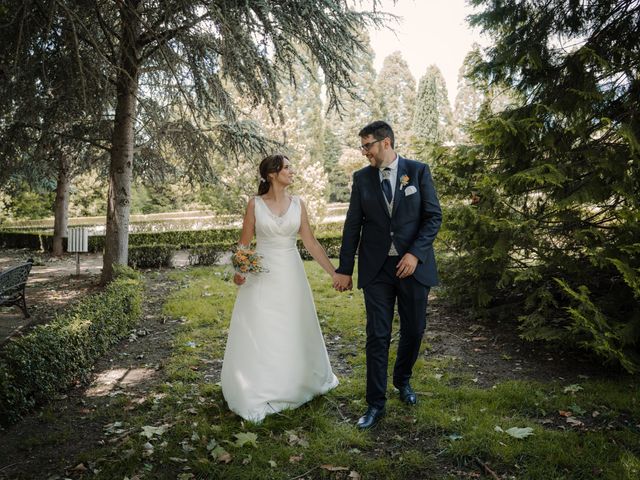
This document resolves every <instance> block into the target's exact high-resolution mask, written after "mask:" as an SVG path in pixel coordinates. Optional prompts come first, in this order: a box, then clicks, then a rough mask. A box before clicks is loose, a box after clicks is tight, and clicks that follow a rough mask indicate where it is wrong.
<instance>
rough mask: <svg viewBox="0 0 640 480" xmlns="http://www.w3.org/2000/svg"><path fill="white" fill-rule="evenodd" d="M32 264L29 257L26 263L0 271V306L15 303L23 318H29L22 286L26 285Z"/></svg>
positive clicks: (8, 305)
mask: <svg viewBox="0 0 640 480" xmlns="http://www.w3.org/2000/svg"><path fill="white" fill-rule="evenodd" d="M32 265H33V259H31V258H30V259H29V260H27V261H26V263H21V264H20V265H16V266H15V267H11V268H8V269H6V270H4V271H1V272H0V306H4V307H10V306H12V305H17V306H18V307H20V310H22V313H24V318H29V312H28V311H27V302H26V300H25V298H24V287H25V286H26V285H27V278H28V277H29V272H31V266H32Z"/></svg>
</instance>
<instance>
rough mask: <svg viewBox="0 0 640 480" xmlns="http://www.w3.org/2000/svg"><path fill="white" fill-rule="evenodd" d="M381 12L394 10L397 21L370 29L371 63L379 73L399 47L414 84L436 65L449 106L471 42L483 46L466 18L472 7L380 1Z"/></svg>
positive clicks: (457, 2)
mask: <svg viewBox="0 0 640 480" xmlns="http://www.w3.org/2000/svg"><path fill="white" fill-rule="evenodd" d="M382 3H383V7H382V8H381V10H382V11H385V12H388V13H393V14H394V15H397V16H398V17H402V18H400V19H399V23H398V24H395V23H393V24H392V25H391V26H392V28H393V30H395V33H394V32H391V31H390V30H388V29H382V30H373V29H371V30H370V31H369V34H370V36H371V46H372V47H373V51H374V52H375V60H374V66H375V68H376V70H377V71H378V72H379V71H380V68H381V67H382V62H383V60H384V58H385V57H386V56H388V55H389V54H391V53H393V52H395V51H397V50H400V52H402V57H403V58H404V59H405V61H406V62H407V64H408V65H409V69H410V70H411V73H412V74H413V76H414V78H415V80H416V84H417V83H418V82H419V81H420V78H421V77H422V75H424V74H425V72H426V70H427V67H428V66H429V65H432V64H436V65H437V66H438V68H439V69H440V71H441V72H442V75H443V76H444V79H445V82H446V83H447V92H448V93H449V101H450V102H451V107H452V108H453V106H454V100H455V97H456V89H457V85H458V70H459V69H460V66H461V65H462V61H463V60H464V57H465V55H466V54H467V53H468V52H469V50H470V49H471V45H472V44H473V42H474V41H475V42H478V43H480V44H481V45H486V44H487V43H488V42H487V40H486V38H481V37H480V32H479V31H477V30H475V31H473V30H471V27H470V26H469V25H468V23H467V22H466V21H465V18H466V16H467V15H469V14H471V13H473V9H472V8H471V7H470V6H468V5H467V4H466V1H465V0H397V1H396V4H395V5H394V4H393V1H392V0H383V1H382Z"/></svg>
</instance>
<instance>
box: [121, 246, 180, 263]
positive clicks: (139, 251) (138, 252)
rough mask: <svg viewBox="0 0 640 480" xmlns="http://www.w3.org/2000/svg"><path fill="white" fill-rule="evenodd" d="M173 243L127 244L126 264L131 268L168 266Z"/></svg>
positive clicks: (173, 249)
mask: <svg viewBox="0 0 640 480" xmlns="http://www.w3.org/2000/svg"><path fill="white" fill-rule="evenodd" d="M175 251H176V250H175V248H174V247H173V245H166V244H157V245H133V246H129V255H128V258H127V260H128V265H129V266H130V267H131V268H160V267H170V266H171V260H172V259H173V254H174V253H175Z"/></svg>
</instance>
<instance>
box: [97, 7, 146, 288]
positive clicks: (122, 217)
mask: <svg viewBox="0 0 640 480" xmlns="http://www.w3.org/2000/svg"><path fill="white" fill-rule="evenodd" d="M139 3H140V1H139V0H124V1H122V2H121V3H120V4H119V10H120V18H121V20H122V37H121V38H122V39H121V43H120V68H119V69H118V77H117V84H116V90H117V103H116V111H115V121H114V126H113V137H112V140H111V164H110V167H109V195H108V200H107V201H108V203H107V228H106V238H105V249H104V257H103V267H102V278H101V283H102V284H103V285H104V284H106V283H108V282H110V281H111V280H112V279H113V265H114V264H122V265H126V264H127V257H128V249H129V211H130V203H131V202H130V198H131V180H132V176H133V147H134V127H135V118H136V117H135V115H136V103H137V101H136V95H137V90H138V72H139V59H138V51H137V45H136V41H137V38H138V35H139V31H140V19H139V13H138V12H137V11H136V9H137V7H138V5H139Z"/></svg>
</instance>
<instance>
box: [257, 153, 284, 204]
mask: <svg viewBox="0 0 640 480" xmlns="http://www.w3.org/2000/svg"><path fill="white" fill-rule="evenodd" d="M285 159H287V160H289V159H288V158H287V157H286V156H285V155H282V154H281V153H276V154H274V155H269V156H268V157H265V158H264V159H263V160H262V161H261V162H260V167H259V168H258V171H259V172H260V184H259V185H258V195H264V194H265V193H267V192H268V191H269V188H271V181H270V180H269V174H270V173H278V172H279V171H280V170H282V167H284V160H285Z"/></svg>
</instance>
